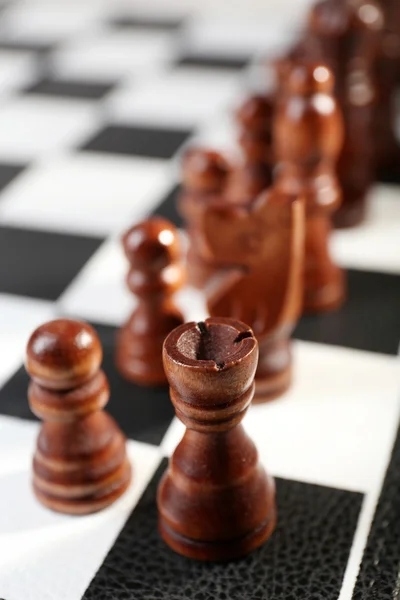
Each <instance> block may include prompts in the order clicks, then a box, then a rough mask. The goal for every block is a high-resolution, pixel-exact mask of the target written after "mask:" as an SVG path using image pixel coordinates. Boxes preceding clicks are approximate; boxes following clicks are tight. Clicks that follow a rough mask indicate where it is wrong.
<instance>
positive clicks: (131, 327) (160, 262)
mask: <svg viewBox="0 0 400 600" xmlns="http://www.w3.org/2000/svg"><path fill="white" fill-rule="evenodd" d="M123 246H124V250H125V254H126V257H127V258H128V261H129V264H130V268H129V272H128V275H127V284H128V287H129V289H130V291H131V292H132V293H133V294H135V295H136V297H137V300H138V305H137V307H136V309H135V310H134V312H133V313H132V315H131V317H130V318H129V320H128V322H127V323H126V324H125V325H124V326H123V327H122V328H121V329H120V331H119V332H118V336H117V342H116V364H117V367H118V369H119V371H120V372H121V373H122V375H123V376H124V377H126V378H127V379H129V380H130V381H133V382H135V383H139V384H142V385H165V384H166V383H167V380H166V377H165V373H164V368H163V365H162V345H163V342H164V339H165V337H166V336H167V335H168V333H169V332H170V331H172V329H174V328H175V327H177V326H178V325H180V324H181V323H183V317H182V314H181V312H180V311H179V310H178V309H177V307H176V306H175V304H174V303H173V298H172V296H173V294H174V293H175V292H176V291H177V290H178V289H179V288H180V287H181V286H182V284H183V280H184V275H183V266H182V263H181V249H180V244H179V238H178V232H177V231H176V228H175V227H174V226H173V225H172V223H170V222H169V221H166V220H165V219H161V218H158V217H155V218H153V219H149V220H147V221H143V222H142V223H139V224H137V225H135V226H134V227H132V228H131V229H129V231H127V232H126V233H125V235H124V237H123Z"/></svg>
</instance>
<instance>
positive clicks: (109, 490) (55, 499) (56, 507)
mask: <svg viewBox="0 0 400 600" xmlns="http://www.w3.org/2000/svg"><path fill="white" fill-rule="evenodd" d="M118 471H119V474H118V479H117V480H115V481H113V483H112V485H106V486H105V489H104V490H103V492H102V491H101V490H98V491H97V493H93V494H88V495H86V496H82V497H62V496H61V494H60V495H59V493H57V494H56V493H54V494H52V493H51V484H49V483H48V482H46V481H45V480H42V479H41V478H40V477H38V476H37V475H35V474H34V477H33V491H34V494H35V496H36V498H37V499H38V500H39V502H40V503H41V504H43V505H44V506H46V508H50V509H51V510H53V511H55V512H59V513H64V514H67V515H88V514H91V513H95V512H98V511H100V510H103V509H104V508H106V507H107V506H110V505H111V504H113V503H114V502H115V501H116V500H118V498H120V497H121V496H122V494H124V492H125V491H126V490H127V488H128V486H129V484H130V482H131V479H132V469H131V465H130V463H129V461H128V459H125V461H124V463H123V465H122V466H121V467H120V468H119V469H118ZM55 491H56V490H55Z"/></svg>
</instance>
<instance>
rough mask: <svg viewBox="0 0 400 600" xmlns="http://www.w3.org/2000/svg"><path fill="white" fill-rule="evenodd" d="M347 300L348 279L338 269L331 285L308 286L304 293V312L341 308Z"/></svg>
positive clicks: (319, 311) (320, 311)
mask: <svg viewBox="0 0 400 600" xmlns="http://www.w3.org/2000/svg"><path fill="white" fill-rule="evenodd" d="M345 300H346V281H345V275H344V272H343V271H342V270H341V269H337V271H336V272H335V278H334V280H333V281H332V283H330V284H329V285H323V286H320V287H319V288H314V289H311V288H308V289H307V287H306V290H305V294H304V304H303V312H304V313H322V312H329V311H333V310H337V309H339V308H340V307H341V306H342V305H343V303H344V301H345Z"/></svg>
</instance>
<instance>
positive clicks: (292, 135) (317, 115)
mask: <svg viewBox="0 0 400 600" xmlns="http://www.w3.org/2000/svg"><path fill="white" fill-rule="evenodd" d="M333 86H334V80H333V75H332V73H331V71H330V70H329V69H328V68H327V67H325V66H323V65H318V64H315V65H311V64H307V65H306V64H305V63H303V64H301V63H298V64H297V65H295V66H294V67H293V68H292V70H291V71H290V73H289V76H288V80H287V86H286V90H285V94H284V96H283V99H282V100H281V102H279V103H278V105H277V110H276V118H275V123H274V143H275V149H276V156H277V175H276V186H277V188H278V189H280V190H281V191H284V192H286V193H294V194H298V195H299V196H301V197H303V198H304V200H305V207H306V240H305V274H304V276H305V281H304V303H303V309H304V310H305V311H306V312H321V311H327V310H333V309H335V308H338V307H339V306H340V305H341V304H342V302H343V300H344V297H345V280H344V274H343V272H342V270H341V269H339V267H338V266H337V265H335V264H334V262H333V260H332V258H331V256H330V252H329V237H330V234H331V216H332V214H333V213H334V212H335V211H336V210H337V209H338V207H339V206H340V202H341V190H340V187H339V183H338V180H337V176H336V168H335V167H336V161H337V158H338V156H339V153H340V150H341V147H342V142H343V124H342V117H341V113H340V110H339V108H338V105H337V103H336V100H335V98H334V97H333Z"/></svg>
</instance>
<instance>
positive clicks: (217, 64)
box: [176, 53, 251, 71]
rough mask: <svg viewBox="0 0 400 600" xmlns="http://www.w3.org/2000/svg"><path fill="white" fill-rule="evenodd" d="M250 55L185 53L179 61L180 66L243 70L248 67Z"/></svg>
mask: <svg viewBox="0 0 400 600" xmlns="http://www.w3.org/2000/svg"><path fill="white" fill-rule="evenodd" d="M250 59H251V57H250V56H231V55H222V54H198V53H196V54H195V53H187V54H186V53H185V54H183V55H182V56H181V57H180V58H179V59H178V61H177V63H176V65H177V66H178V67H206V68H208V69H232V70H237V71H239V70H241V69H244V68H245V67H247V65H248V64H249V62H250Z"/></svg>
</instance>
